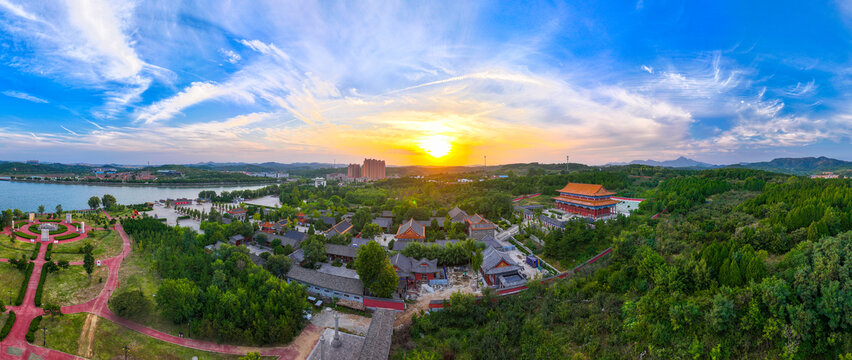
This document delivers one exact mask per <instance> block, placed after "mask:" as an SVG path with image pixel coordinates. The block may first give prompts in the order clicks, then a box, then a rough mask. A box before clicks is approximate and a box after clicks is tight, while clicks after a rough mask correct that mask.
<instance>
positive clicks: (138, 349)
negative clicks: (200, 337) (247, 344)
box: [93, 318, 271, 360]
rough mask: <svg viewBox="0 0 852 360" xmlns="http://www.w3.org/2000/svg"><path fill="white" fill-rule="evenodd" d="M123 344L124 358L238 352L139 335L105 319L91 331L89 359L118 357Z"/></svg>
mask: <svg viewBox="0 0 852 360" xmlns="http://www.w3.org/2000/svg"><path fill="white" fill-rule="evenodd" d="M125 345H127V346H128V347H129V348H130V351H128V359H130V358H132V359H175V360H177V359H190V358H192V357H193V356H197V357H198V358H199V359H238V358H239V357H240V356H239V355H225V354H218V353H211V352H206V351H201V350H195V349H191V348H186V347H182V346H178V345H174V344H170V343H167V342H164V341H160V340H157V339H154V338H152V337H148V336H145V335H142V334H140V333H138V332H135V331H133V330H130V329H127V328H125V327H123V326H121V325H118V324H116V323H113V322H112V321H109V320H107V319H104V318H101V319H98V326H97V330H96V331H95V351H94V357H93V359H116V358H122V356H123V355H124V350H123V349H122V347H124V346H125ZM270 359H271V358H270Z"/></svg>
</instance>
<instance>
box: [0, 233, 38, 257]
mask: <svg viewBox="0 0 852 360" xmlns="http://www.w3.org/2000/svg"><path fill="white" fill-rule="evenodd" d="M34 247H35V244H33V243H31V242H23V241H18V240H15V241H14V242H10V241H9V237H8V236H0V258H4V259H20V258H21V255H22V254H24V255H28V254H30V253H31V252H32V250H33V248H34Z"/></svg>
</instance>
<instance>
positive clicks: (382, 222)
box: [373, 217, 393, 229]
mask: <svg viewBox="0 0 852 360" xmlns="http://www.w3.org/2000/svg"><path fill="white" fill-rule="evenodd" d="M373 224H376V225H379V226H380V227H381V228H382V229H388V228H390V227H391V225H393V219H392V218H386V217H380V218H375V219H373Z"/></svg>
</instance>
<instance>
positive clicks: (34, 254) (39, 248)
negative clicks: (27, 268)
mask: <svg viewBox="0 0 852 360" xmlns="http://www.w3.org/2000/svg"><path fill="white" fill-rule="evenodd" d="M35 244H36V246H35V248H33V253H32V255H30V260H35V259H36V258H37V257H38V251H39V250H41V243H40V242H37V243H35Z"/></svg>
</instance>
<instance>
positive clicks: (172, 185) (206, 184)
mask: <svg viewBox="0 0 852 360" xmlns="http://www.w3.org/2000/svg"><path fill="white" fill-rule="evenodd" d="M0 181H8V182H18V183H33V184H59V185H83V186H86V185H91V186H117V187H122V186H130V187H163V188H193V187H226V186H269V185H276V184H283V183H285V182H279V181H268V182H251V183H242V182H199V183H190V184H187V183H114V182H95V181H57V180H18V179H0Z"/></svg>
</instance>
